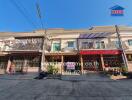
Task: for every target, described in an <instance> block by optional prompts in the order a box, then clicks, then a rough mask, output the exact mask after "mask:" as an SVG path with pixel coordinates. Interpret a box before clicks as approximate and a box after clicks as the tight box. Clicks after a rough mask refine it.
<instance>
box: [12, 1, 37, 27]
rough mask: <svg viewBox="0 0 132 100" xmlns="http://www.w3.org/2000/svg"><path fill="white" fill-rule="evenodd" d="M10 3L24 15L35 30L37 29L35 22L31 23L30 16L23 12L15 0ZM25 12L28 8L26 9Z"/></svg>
mask: <svg viewBox="0 0 132 100" xmlns="http://www.w3.org/2000/svg"><path fill="white" fill-rule="evenodd" d="M10 2H11V3H12V4H13V5H14V6H15V7H16V8H17V10H18V11H19V12H20V13H21V14H22V15H23V17H24V18H25V19H26V20H27V22H28V23H29V24H30V25H32V26H33V27H34V28H37V26H36V25H35V24H34V22H32V21H31V19H30V18H29V16H28V15H27V14H26V13H25V12H24V11H23V10H22V8H21V7H20V6H19V5H18V4H17V2H16V1H15V0H10ZM24 9H25V11H26V8H25V7H24Z"/></svg>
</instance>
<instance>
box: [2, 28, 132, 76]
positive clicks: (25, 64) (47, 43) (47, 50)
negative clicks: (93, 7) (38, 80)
mask: <svg viewBox="0 0 132 100" xmlns="http://www.w3.org/2000/svg"><path fill="white" fill-rule="evenodd" d="M119 34H120V36H119V38H120V40H121V44H122V47H123V50H122V48H121V47H120V41H119V38H118V34H117V31H116V27H115V26H98V27H92V28H90V29H80V30H64V29H62V28H58V29H47V30H37V31H33V32H21V33H12V32H1V33H0V73H5V72H8V71H10V68H11V66H12V65H13V66H15V71H16V72H37V71H39V70H40V69H41V70H47V68H48V66H49V65H54V66H55V67H57V68H58V69H59V73H62V74H65V73H67V72H68V71H73V72H78V73H85V72H89V71H102V70H104V69H105V68H116V67H128V70H129V71H132V27H127V26H119ZM123 51H124V53H125V57H123V56H122V55H123ZM124 58H126V64H125V63H124Z"/></svg>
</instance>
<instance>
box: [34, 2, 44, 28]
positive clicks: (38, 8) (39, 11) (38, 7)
mask: <svg viewBox="0 0 132 100" xmlns="http://www.w3.org/2000/svg"><path fill="white" fill-rule="evenodd" d="M36 9H37V15H38V17H39V20H40V23H41V27H42V29H44V25H43V21H42V15H41V10H40V6H39V3H38V2H36Z"/></svg>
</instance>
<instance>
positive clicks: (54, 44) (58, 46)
mask: <svg viewBox="0 0 132 100" xmlns="http://www.w3.org/2000/svg"><path fill="white" fill-rule="evenodd" d="M53 51H60V43H53Z"/></svg>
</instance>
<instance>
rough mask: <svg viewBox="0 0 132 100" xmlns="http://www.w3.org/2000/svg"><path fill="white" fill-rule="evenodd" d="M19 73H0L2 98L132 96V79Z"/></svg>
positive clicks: (107, 99) (114, 99)
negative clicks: (40, 77)
mask: <svg viewBox="0 0 132 100" xmlns="http://www.w3.org/2000/svg"><path fill="white" fill-rule="evenodd" d="M2 77H3V78H2ZM7 77H8V78H7ZM16 77H17V78H16V79H13V78H15V76H13V78H12V76H0V100H132V80H118V81H114V80H110V79H108V78H107V77H102V76H99V75H87V76H71V77H70V76H69V77H70V78H69V77H67V76H63V77H62V80H57V79H47V80H34V79H24V78H22V77H23V76H21V77H20V76H19V77H20V78H21V79H18V76H16ZM24 77H26V76H24ZM77 77H79V78H77ZM11 78H12V79H11ZM75 78H76V79H75Z"/></svg>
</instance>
